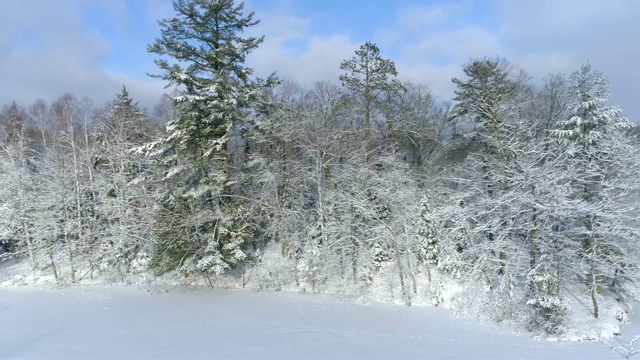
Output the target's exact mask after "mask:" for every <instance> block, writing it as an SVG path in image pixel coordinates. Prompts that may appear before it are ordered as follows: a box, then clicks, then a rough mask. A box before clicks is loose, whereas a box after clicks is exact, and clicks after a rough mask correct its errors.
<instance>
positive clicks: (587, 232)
mask: <svg viewBox="0 0 640 360" xmlns="http://www.w3.org/2000/svg"><path fill="white" fill-rule="evenodd" d="M174 10H175V17H174V18H169V19H164V20H161V21H159V26H160V28H161V31H162V32H161V36H160V37H158V38H157V39H155V40H154V41H153V42H152V43H151V44H150V45H148V51H149V52H151V53H153V54H155V55H157V60H156V64H157V66H158V68H159V70H158V73H156V74H152V76H154V77H158V78H160V79H162V80H164V81H166V84H167V86H168V89H169V90H168V93H169V94H170V95H167V96H166V97H164V98H162V99H160V100H159V102H158V104H157V105H156V106H155V107H154V108H153V109H151V110H149V111H147V110H145V109H141V108H140V107H139V106H138V105H137V102H136V100H135V99H132V98H131V96H130V95H129V94H128V92H127V90H126V87H124V86H123V87H122V90H121V91H120V92H119V93H118V94H114V98H113V100H112V101H111V102H110V103H108V104H106V105H105V106H103V107H100V106H94V105H93V104H92V102H91V101H90V100H89V99H86V98H80V97H77V96H75V95H72V94H69V93H67V94H62V95H61V96H60V97H59V98H57V99H55V100H54V101H53V102H51V103H48V102H46V101H44V100H37V101H35V102H34V103H33V104H17V103H12V104H7V105H6V106H5V107H4V109H3V110H2V113H1V114H0V183H1V184H2V186H1V187H0V244H1V247H0V248H1V250H0V254H1V255H0V257H1V258H2V262H3V263H5V264H7V263H12V264H14V263H17V262H19V263H22V264H25V266H24V267H23V268H24V269H26V270H28V271H27V273H25V274H23V275H24V277H25V278H28V279H30V280H29V281H31V282H39V281H49V282H52V283H55V284H58V285H65V286H67V285H71V284H79V283H84V282H91V281H103V282H106V283H135V282H136V281H142V280H141V279H148V278H154V279H156V280H157V281H180V282H185V283H192V284H205V285H207V286H211V287H232V288H241V287H253V288H256V289H270V290H281V289H296V290H304V291H308V292H330V293H338V292H339V293H344V294H349V295H352V296H354V297H364V298H373V299H378V300H384V301H391V302H397V303H402V304H405V305H412V304H418V305H424V304H426V305H430V306H445V307H448V308H451V309H452V310H453V311H456V312H459V313H463V314H472V315H477V316H479V317H481V318H483V319H488V320H492V321H497V322H501V323H506V324H509V325H510V326H513V327H514V328H518V329H524V330H528V331H532V332H534V333H539V334H554V335H557V334H563V333H564V332H566V331H569V330H570V329H571V328H572V327H573V326H576V322H575V319H582V318H585V317H588V318H590V321H592V323H593V324H598V323H599V322H607V323H612V322H613V323H620V324H623V323H624V322H626V321H627V317H628V312H629V311H630V308H631V304H633V303H634V302H636V301H640V291H639V290H640V288H639V286H640V284H639V282H640V242H639V241H638V237H639V232H638V231H639V228H638V225H639V224H638V220H637V218H638V214H639V209H638V204H639V195H640V193H639V190H640V183H639V181H640V154H639V153H638V150H639V149H640V143H639V141H638V137H637V136H638V131H637V129H636V125H635V124H634V123H633V122H631V121H629V120H627V119H625V118H624V117H622V116H621V110H620V109H619V108H616V107H614V106H611V105H610V104H609V103H608V98H609V89H608V86H607V78H606V77H605V76H604V75H603V74H602V73H600V72H599V71H598V70H597V69H593V68H592V67H591V66H590V65H589V63H588V62H586V59H585V65H584V66H582V67H581V68H579V69H576V70H575V72H573V73H571V74H550V75H549V76H548V77H546V78H545V79H543V80H540V79H538V80H533V79H531V78H530V77H529V76H528V75H527V72H526V69H521V68H519V67H518V66H517V64H514V63H511V62H509V61H508V60H506V59H504V58H500V57H485V58H477V59H471V60H469V62H467V63H465V64H462V65H461V67H462V70H463V72H464V76H463V77H461V78H454V79H452V81H453V83H454V84H455V86H456V91H455V97H453V98H452V99H437V98H435V96H434V95H433V94H432V93H431V92H430V90H429V84H413V83H405V82H400V81H399V80H397V79H396V77H397V75H398V74H397V71H396V67H395V64H394V62H393V60H391V59H387V58H385V57H384V56H383V55H382V54H381V52H382V51H381V49H379V48H378V47H377V45H376V44H374V43H370V42H367V43H365V44H363V45H362V46H361V47H360V48H359V49H358V50H357V51H355V53H354V55H353V57H352V58H349V59H345V60H344V61H343V62H342V64H341V65H340V69H341V71H342V73H343V75H341V76H340V78H339V79H327V80H326V82H320V83H317V84H316V85H315V86H313V87H311V88H304V87H302V86H300V85H298V84H296V83H293V82H291V81H288V80H286V79H280V78H278V76H277V75H276V74H274V75H272V76H270V77H268V78H257V77H255V76H254V75H253V74H252V69H250V68H248V67H246V66H245V65H244V60H245V57H246V55H247V54H249V53H250V52H251V51H252V50H254V49H256V48H257V47H258V46H260V43H261V42H262V40H263V38H262V37H251V36H246V30H247V29H248V28H250V27H252V26H253V25H255V24H256V23H257V21H259V19H255V18H254V17H253V13H249V12H245V10H244V7H243V4H242V3H237V2H234V1H233V0H219V1H209V0H175V1H174ZM382 50H383V49H382ZM309 71H313V69H309ZM26 270H25V271H26ZM594 326H596V325H594Z"/></svg>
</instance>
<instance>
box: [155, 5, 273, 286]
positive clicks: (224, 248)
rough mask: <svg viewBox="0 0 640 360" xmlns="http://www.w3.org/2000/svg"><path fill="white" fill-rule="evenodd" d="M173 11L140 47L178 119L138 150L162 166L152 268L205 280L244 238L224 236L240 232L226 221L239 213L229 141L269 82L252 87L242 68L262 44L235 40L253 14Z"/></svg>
mask: <svg viewBox="0 0 640 360" xmlns="http://www.w3.org/2000/svg"><path fill="white" fill-rule="evenodd" d="M173 8H174V10H175V11H176V16H175V17H173V18H170V19H164V20H162V21H160V22H159V24H160V26H161V28H162V35H161V36H160V37H159V38H157V39H156V40H155V42H154V43H153V44H151V45H150V46H149V47H148V50H149V51H150V52H152V53H155V54H158V55H159V56H161V58H160V59H158V60H156V64H157V65H158V67H159V68H160V69H161V70H162V74H160V75H152V76H154V77H157V78H161V79H163V80H166V81H168V82H169V84H168V85H175V86H178V87H179V89H180V90H181V91H182V92H181V94H179V95H178V96H175V97H173V100H174V103H175V105H176V107H177V109H178V110H179V113H180V116H179V117H178V118H177V119H175V120H173V121H170V122H169V123H168V124H167V135H166V136H165V137H163V138H161V139H159V140H157V141H155V142H152V143H150V144H148V145H147V146H146V150H147V151H148V153H149V154H150V155H152V156H155V157H157V158H158V159H160V161H161V163H162V164H163V166H165V169H166V170H165V180H166V181H167V183H168V191H167V192H166V193H165V194H164V195H163V196H162V199H161V202H162V205H163V210H162V213H163V214H164V215H162V216H161V218H160V219H159V226H160V229H159V233H160V234H161V239H160V246H159V248H158V249H157V253H156V254H157V256H158V258H157V259H156V262H155V264H157V265H158V269H160V270H169V269H174V268H176V267H181V268H182V269H183V270H185V271H186V272H188V273H192V272H195V271H201V272H202V273H203V274H204V275H205V276H206V278H207V279H208V278H209V275H211V274H219V273H221V272H222V271H223V270H224V269H227V268H229V267H233V266H235V265H237V264H238V263H241V262H242V261H243V259H244V258H245V257H246V254H245V252H244V251H243V247H244V246H246V241H247V239H246V238H245V237H244V236H242V235H238V234H237V232H235V231H234V230H231V229H232V228H233V229H242V228H243V226H240V225H239V222H240V221H241V219H236V218H234V216H232V214H238V213H239V211H237V210H234V209H232V206H233V201H232V199H233V198H232V195H233V194H232V189H231V183H232V177H233V169H232V165H233V164H232V163H230V159H231V155H232V154H230V151H229V141H230V137H231V136H232V135H233V132H234V131H235V130H234V129H238V126H239V125H240V124H241V123H242V122H243V121H244V120H245V119H246V118H247V117H248V116H250V108H251V106H252V104H253V103H254V101H255V98H256V95H257V93H258V91H259V89H260V88H261V87H262V86H266V85H267V84H268V83H270V81H271V80H273V79H272V78H270V79H269V80H268V81H266V82H262V81H258V80H252V79H251V74H252V70H251V69H250V68H247V67H246V66H244V61H245V57H246V55H247V54H248V53H250V52H251V51H252V50H254V49H255V48H257V47H258V45H259V44H260V43H261V42H262V40H263V38H262V37H247V38H243V37H241V34H242V32H243V31H244V30H245V29H247V28H249V27H251V26H254V25H256V24H257V23H258V22H257V21H254V20H253V13H249V14H248V15H244V14H243V8H244V4H243V3H240V4H239V5H236V4H235V3H234V1H233V0H190V1H185V0H175V1H174V2H173ZM163 56H168V57H169V58H171V59H170V60H167V59H166V58H162V57H163ZM169 219H170V221H169ZM164 224H171V227H166V226H164ZM178 224H179V227H180V229H177V228H176V227H177V226H178ZM232 234H233V235H232Z"/></svg>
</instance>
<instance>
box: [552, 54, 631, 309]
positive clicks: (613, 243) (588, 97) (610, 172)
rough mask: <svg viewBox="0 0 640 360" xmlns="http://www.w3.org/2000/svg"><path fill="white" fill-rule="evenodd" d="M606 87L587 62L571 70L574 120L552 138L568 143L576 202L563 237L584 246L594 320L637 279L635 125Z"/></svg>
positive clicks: (583, 274) (579, 270)
mask: <svg viewBox="0 0 640 360" xmlns="http://www.w3.org/2000/svg"><path fill="white" fill-rule="evenodd" d="M607 85H608V81H607V79H606V78H605V77H604V76H603V75H602V73H600V72H597V71H593V70H592V69H591V66H590V65H589V64H586V65H584V66H582V67H581V69H580V70H578V71H576V72H574V73H573V74H572V75H571V78H570V82H569V92H570V93H569V96H570V98H569V110H570V111H571V114H570V116H569V118H568V119H566V120H563V121H561V122H560V123H559V124H558V128H557V129H555V130H553V132H552V133H553V134H554V135H555V136H557V137H558V138H560V139H561V140H562V144H563V145H564V150H565V152H566V156H565V163H566V165H565V166H566V168H565V171H564V174H565V175H566V179H565V180H566V183H567V184H568V185H569V188H570V195H569V196H570V198H571V199H572V200H573V201H575V202H576V205H575V212H574V215H573V216H572V217H571V218H569V219H567V224H566V225H567V229H566V231H565V232H566V236H568V237H569V238H571V239H572V240H573V241H574V242H576V243H578V244H581V246H580V248H579V251H578V253H577V254H576V262H577V263H579V264H580V266H578V267H576V274H575V275H576V276H578V277H579V278H582V279H583V281H584V283H585V284H586V285H587V287H588V290H589V297H590V300H591V303H592V306H593V316H594V317H595V318H598V317H599V315H600V310H599V306H598V298H599V297H600V296H606V293H607V292H613V293H614V294H616V295H615V296H616V297H617V298H618V299H619V300H622V299H623V298H625V297H624V296H623V294H621V292H622V289H623V288H625V287H626V288H633V286H635V285H633V284H637V282H638V280H639V279H640V278H639V277H638V271H637V269H638V265H639V264H638V260H637V259H638V256H637V254H638V251H639V248H638V246H637V245H636V244H637V234H638V232H637V226H636V225H635V221H634V220H633V217H634V216H636V215H635V212H636V209H637V205H636V204H637V202H636V201H637V200H636V199H637V198H636V197H635V196H637V192H638V180H637V179H638V170H637V169H638V153H637V146H635V145H632V144H631V143H630V140H631V139H630V137H629V136H628V135H627V134H626V132H625V131H626V130H627V129H629V128H631V127H632V124H631V123H630V122H629V121H628V120H627V119H625V118H623V117H622V116H621V115H620V112H621V111H620V109H619V108H617V107H612V106H607V105H606V103H607V101H608V99H609V89H608V86H607ZM626 295H627V297H628V295H630V294H626ZM636 296H637V294H633V295H632V297H631V298H634V297H636Z"/></svg>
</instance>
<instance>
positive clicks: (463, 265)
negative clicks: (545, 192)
mask: <svg viewBox="0 0 640 360" xmlns="http://www.w3.org/2000/svg"><path fill="white" fill-rule="evenodd" d="M463 71H464V73H465V74H466V75H467V77H468V78H467V79H466V80H464V81H463V80H459V79H453V82H454V83H455V84H456V85H457V89H456V97H455V100H456V101H457V102H458V103H457V104H456V105H455V106H454V108H453V113H452V116H453V118H454V121H463V122H465V123H466V128H467V129H468V130H467V131H466V132H465V133H464V135H463V136H464V137H465V138H466V141H465V142H463V143H462V145H463V146H466V150H465V152H466V153H467V155H466V157H465V158H464V159H463V160H462V161H463V163H462V164H456V165H454V166H452V167H450V168H449V169H447V174H446V176H445V184H444V185H445V187H444V189H443V191H442V198H440V199H439V200H440V203H439V205H438V206H437V207H436V208H435V209H434V211H436V212H437V213H438V217H439V218H441V219H442V220H443V221H444V222H443V225H444V227H443V228H442V229H440V236H439V241H440V244H439V248H440V249H441V251H440V258H439V261H438V267H439V269H441V270H442V271H444V272H446V273H448V274H451V275H452V276H453V277H454V278H458V279H460V281H462V282H464V283H465V291H466V292H467V294H466V295H465V296H464V297H466V298H475V301H474V302H473V304H471V303H462V302H461V303H459V304H457V305H456V306H460V307H473V306H477V308H474V309H461V310H468V311H469V310H470V311H472V312H482V313H483V314H484V315H485V316H487V317H490V318H492V319H494V320H498V321H515V319H514V317H515V316H520V314H521V313H522V311H521V308H522V307H524V303H525V301H524V297H525V293H526V291H525V289H524V287H523V286H521V284H519V282H520V280H519V279H521V278H522V275H523V274H526V273H527V272H528V267H529V266H530V265H529V263H530V262H529V261H528V260H529V257H530V256H531V254H530V253H529V252H528V251H522V250H523V249H528V248H530V247H531V246H532V245H531V242H532V240H531V238H530V237H529V236H528V234H527V231H526V230H524V229H525V228H526V225H525V224H524V223H525V222H526V221H527V220H525V219H526V218H525V217H523V211H525V210H524V209H523V208H522V204H520V203H519V201H518V196H519V195H520V193H522V192H525V191H526V189H524V183H523V184H520V183H516V182H515V181H514V176H513V174H518V173H520V172H521V169H520V167H521V166H522V165H521V163H522V162H528V161H529V160H528V159H527V156H528V155H529V153H528V152H527V151H524V149H520V145H522V140H523V134H522V133H523V132H524V129H525V128H526V127H527V126H526V125H525V124H524V123H523V121H522V119H521V116H520V112H521V105H522V102H521V98H520V94H521V93H522V92H523V91H525V89H526V86H525V84H526V83H525V80H526V77H525V76H524V75H523V74H522V73H518V72H515V71H514V69H513V66H512V65H510V64H509V63H508V62H506V61H505V60H503V59H500V58H497V59H488V58H484V59H479V60H472V61H471V62H469V63H468V64H466V65H465V66H464V67H463ZM454 144H455V143H454ZM522 156H524V157H525V158H524V159H523V158H521V157H522ZM532 163H534V164H535V161H533V162H532ZM458 298H459V299H461V298H463V297H462V296H459V297H458Z"/></svg>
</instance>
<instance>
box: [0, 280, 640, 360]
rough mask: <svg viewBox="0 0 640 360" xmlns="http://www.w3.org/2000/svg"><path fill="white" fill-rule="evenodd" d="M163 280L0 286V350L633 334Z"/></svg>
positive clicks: (168, 353)
mask: <svg viewBox="0 0 640 360" xmlns="http://www.w3.org/2000/svg"><path fill="white" fill-rule="evenodd" d="M159 290H160V289H151V288H136V287H77V288H68V289H54V290H43V289H33V288H28V287H21V288H0V359H154V360H160V359H298V358H307V359H563V360H566V359H582V360H588V359H599V360H600V359H620V358H624V356H622V355H621V354H620V352H616V351H613V350H612V348H613V347H614V346H616V345H617V344H618V342H628V340H630V337H631V335H633V334H632V333H631V331H630V332H629V336H627V335H626V334H625V335H623V336H621V337H619V338H616V339H615V340H610V341H609V342H608V343H602V342H574V343H558V342H552V341H544V340H534V339H532V338H531V337H530V336H526V335H522V336H518V335H515V334H513V333H511V332H510V331H509V330H506V329H504V328H501V327H500V326H498V325H495V324H490V323H478V322H477V321H476V320H474V319H468V318H459V317H454V316H452V315H451V314H450V313H449V312H448V311H447V310H445V309H440V308H428V307H403V306H397V305H384V304H373V305H372V304H369V305H360V304H356V303H354V302H352V301H345V300H340V299H336V298H335V297H331V296H328V295H315V294H301V293H292V292H253V291H245V290H241V291H240V290H209V289H202V288H200V289H189V288H184V287H181V288H169V289H166V288H165V289H164V290H163V291H159ZM164 291H167V292H164ZM629 330H633V329H629ZM638 330H640V329H638ZM639 356H640V355H639Z"/></svg>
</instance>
